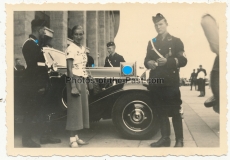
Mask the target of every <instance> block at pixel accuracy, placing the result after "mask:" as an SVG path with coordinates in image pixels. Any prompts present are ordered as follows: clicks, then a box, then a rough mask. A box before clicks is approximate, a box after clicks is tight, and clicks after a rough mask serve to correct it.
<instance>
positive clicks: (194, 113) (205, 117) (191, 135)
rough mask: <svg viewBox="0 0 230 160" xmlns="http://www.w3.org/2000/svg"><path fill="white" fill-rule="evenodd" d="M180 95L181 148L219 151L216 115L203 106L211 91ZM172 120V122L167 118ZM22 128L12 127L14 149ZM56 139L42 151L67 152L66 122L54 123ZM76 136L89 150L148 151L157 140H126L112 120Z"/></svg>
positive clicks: (18, 144)
mask: <svg viewBox="0 0 230 160" xmlns="http://www.w3.org/2000/svg"><path fill="white" fill-rule="evenodd" d="M180 89H181V95H182V100H183V109H184V119H183V127H184V145H185V147H219V114H217V113H215V112H214V111H213V110H212V108H205V107H204V105H203V103H204V101H205V100H206V99H207V98H208V97H210V96H211V95H212V94H211V89H210V88H209V87H208V86H206V96H205V97H197V96H198V95H199V92H198V91H194V90H193V91H190V87H188V86H182V87H180ZM170 120H171V118H170ZM36 128H37V129H36V130H34V131H33V132H34V135H35V136H34V137H33V139H34V140H35V141H37V142H38V140H39V135H40V133H41V127H39V126H38V127H36ZM20 129H21V124H15V147H22V144H21V137H20V136H21V130H20ZM55 136H56V137H58V138H61V140H62V143H60V144H47V145H42V147H47V148H67V147H69V146H68V145H69V137H68V133H67V132H66V130H65V122H64V121H61V122H56V123H55ZM79 136H80V137H81V138H82V139H83V140H85V141H88V142H89V144H88V145H86V146H82V147H84V148H90V147H149V145H150V143H152V142H154V141H157V140H158V139H159V138H160V133H157V134H156V135H155V136H154V137H152V138H151V139H149V140H127V139H124V138H122V137H121V136H120V135H119V134H118V133H117V131H116V130H115V127H114V125H113V123H112V120H101V121H99V122H96V123H92V124H91V128H90V129H85V130H82V131H80V132H79ZM171 140H172V143H171V146H173V145H174V144H175V136H174V130H173V127H172V125H171Z"/></svg>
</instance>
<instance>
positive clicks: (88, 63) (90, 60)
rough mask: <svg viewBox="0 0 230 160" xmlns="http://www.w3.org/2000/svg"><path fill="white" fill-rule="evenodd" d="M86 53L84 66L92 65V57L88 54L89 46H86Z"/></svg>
mask: <svg viewBox="0 0 230 160" xmlns="http://www.w3.org/2000/svg"><path fill="white" fill-rule="evenodd" d="M86 54H87V63H86V67H94V59H93V57H92V56H90V51H89V48H87V47H86Z"/></svg>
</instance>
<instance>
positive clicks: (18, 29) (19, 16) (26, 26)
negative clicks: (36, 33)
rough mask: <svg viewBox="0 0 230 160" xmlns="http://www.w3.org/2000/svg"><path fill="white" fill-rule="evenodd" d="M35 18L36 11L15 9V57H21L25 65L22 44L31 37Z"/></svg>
mask: <svg viewBox="0 0 230 160" xmlns="http://www.w3.org/2000/svg"><path fill="white" fill-rule="evenodd" d="M34 18H35V12H34V11H14V58H20V59H21V62H22V64H24V65H25V66H26V64H25V59H24V57H23V54H22V45H23V43H24V42H25V41H26V40H27V39H28V38H29V34H31V33H32V31H31V21H32V20H33V19H34Z"/></svg>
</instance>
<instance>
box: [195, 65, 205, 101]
mask: <svg viewBox="0 0 230 160" xmlns="http://www.w3.org/2000/svg"><path fill="white" fill-rule="evenodd" d="M206 76H207V73H206V70H205V69H204V68H202V65H200V68H199V71H198V73H197V81H198V88H199V91H200V95H199V96H198V97H204V96H205V77H206Z"/></svg>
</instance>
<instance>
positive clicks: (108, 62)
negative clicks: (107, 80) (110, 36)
mask: <svg viewBox="0 0 230 160" xmlns="http://www.w3.org/2000/svg"><path fill="white" fill-rule="evenodd" d="M115 49H116V45H115V43H114V42H109V43H107V50H108V52H109V56H107V57H106V58H105V65H104V67H120V63H121V62H125V60H124V58H123V56H121V55H119V54H117V53H116V52H115Z"/></svg>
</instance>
